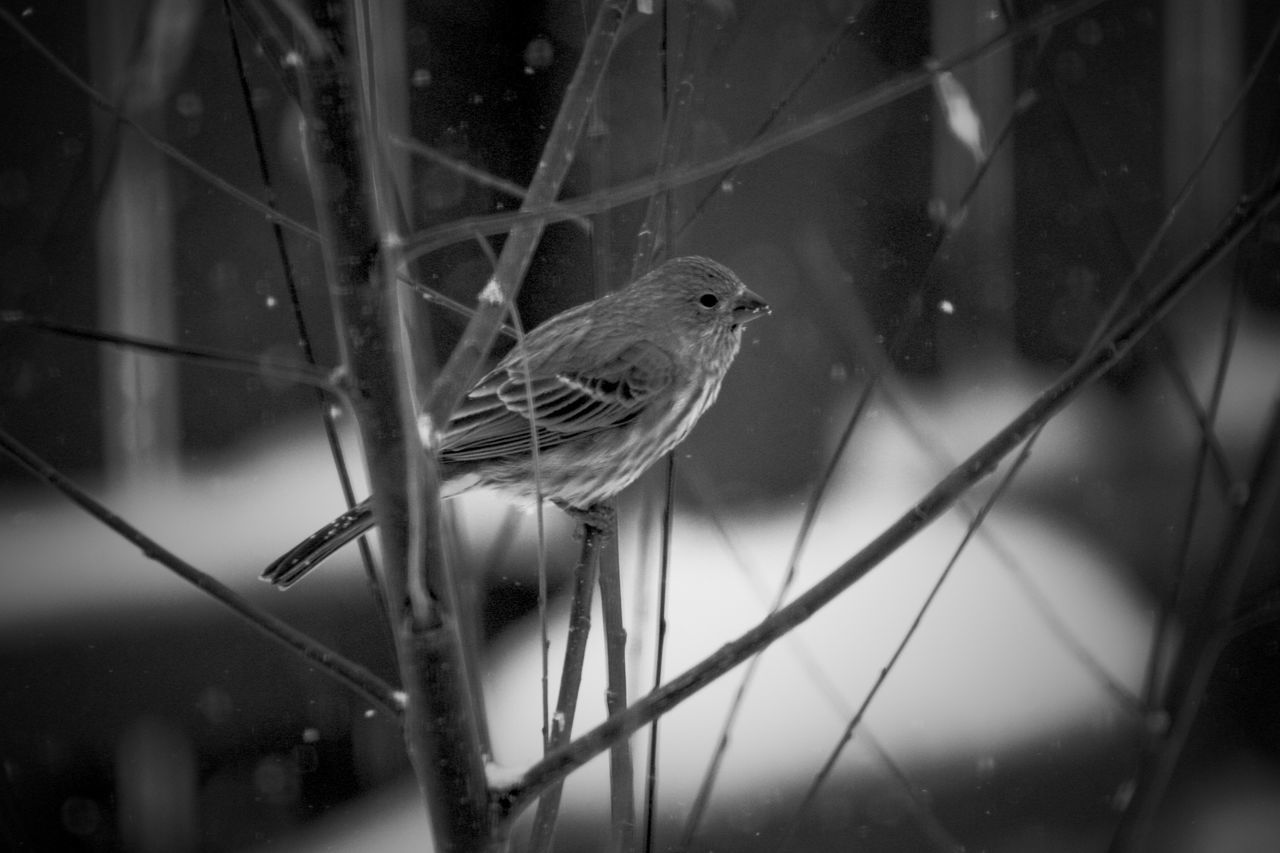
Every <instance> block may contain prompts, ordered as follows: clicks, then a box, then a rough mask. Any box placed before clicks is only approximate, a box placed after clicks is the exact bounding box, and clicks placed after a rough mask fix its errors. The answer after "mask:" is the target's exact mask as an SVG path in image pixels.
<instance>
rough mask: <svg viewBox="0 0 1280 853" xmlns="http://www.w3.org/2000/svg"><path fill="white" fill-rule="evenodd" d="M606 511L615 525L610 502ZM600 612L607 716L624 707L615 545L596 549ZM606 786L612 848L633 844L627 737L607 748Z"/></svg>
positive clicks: (623, 639)
mask: <svg viewBox="0 0 1280 853" xmlns="http://www.w3.org/2000/svg"><path fill="white" fill-rule="evenodd" d="M609 514H610V516H611V517H612V518H614V527H615V528H616V527H617V520H616V519H617V516H616V514H615V513H614V511H613V505H612V504H610V505H609ZM600 613H601V616H602V618H603V621H604V643H605V657H606V660H607V667H608V669H607V671H608V686H607V687H606V688H605V694H604V697H605V708H606V710H607V711H608V713H609V715H610V716H613V715H614V714H617V713H619V712H621V711H623V710H625V709H626V707H627V631H626V628H625V627H623V624H622V584H621V582H620V579H619V572H618V549H617V547H612V548H606V549H604V550H603V551H602V552H601V553H600ZM609 782H610V785H609V788H610V802H611V804H612V809H611V811H612V826H613V837H612V846H611V849H613V850H622V851H628V850H633V849H634V848H635V836H636V798H635V770H634V769H633V766H632V763H631V739H630V738H619V739H618V740H617V741H616V742H615V743H614V744H613V746H612V747H611V748H610V750H609Z"/></svg>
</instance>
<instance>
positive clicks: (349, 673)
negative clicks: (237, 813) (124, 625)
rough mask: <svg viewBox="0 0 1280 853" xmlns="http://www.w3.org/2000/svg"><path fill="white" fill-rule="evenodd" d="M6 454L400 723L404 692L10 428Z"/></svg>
mask: <svg viewBox="0 0 1280 853" xmlns="http://www.w3.org/2000/svg"><path fill="white" fill-rule="evenodd" d="M0 451H3V452H4V453H5V454H7V455H8V456H9V457H11V458H12V459H13V460H14V461H16V462H17V463H18V464H19V465H21V466H22V467H24V468H26V469H27V470H28V471H30V472H31V473H32V474H34V475H35V476H36V477H38V478H39V479H41V480H43V481H44V482H46V483H48V484H49V485H50V486H52V487H53V488H55V489H57V490H58V491H59V492H61V493H62V494H63V495H65V496H66V497H67V498H68V499H70V500H71V502H72V503H75V504H76V505H77V506H79V507H80V508H81V509H83V510H84V511H85V512H87V513H89V514H90V515H92V516H93V517H94V518H96V519H98V521H101V522H102V523H103V524H105V525H106V526H107V527H109V528H111V529H112V530H114V531H115V532H116V533H118V534H119V535H120V536H121V537H123V538H124V539H125V540H126V541H127V542H129V543H131V544H133V545H135V546H137V548H138V550H140V551H141V552H142V553H143V555H144V556H146V557H147V558H148V559H151V560H155V561H156V562H157V563H159V564H160V565H162V566H164V567H165V568H166V569H168V570H169V571H171V572H173V573H174V574H176V575H177V576H178V577H180V578H182V579H183V580H185V581H187V582H188V583H190V584H192V585H193V586H195V587H196V588H197V589H199V590H200V591H201V592H204V593H206V594H208V595H209V596H210V597H212V598H213V599H215V600H217V601H219V602H221V603H222V604H224V605H226V606H227V607H228V608H230V609H231V611H232V612H234V613H235V614H236V615H238V616H240V617H241V618H243V619H244V620H245V621H246V622H248V623H249V624H250V625H252V626H253V627H254V628H256V629H257V630H258V631H259V632H261V633H262V634H263V635H265V636H267V637H270V638H271V639H273V640H275V641H276V642H278V643H280V644H281V645H282V646H284V647H285V648H287V649H289V650H290V651H292V652H294V653H295V654H297V655H298V656H300V657H301V658H302V659H303V660H305V661H307V663H310V664H314V665H315V666H316V667H318V668H319V669H320V670H322V671H323V672H326V673H328V674H329V675H331V676H333V677H334V678H335V679H337V680H338V681H340V682H342V683H343V684H345V685H347V686H348V687H350V688H351V689H353V690H355V691H356V692H357V693H359V694H360V695H361V696H364V697H365V698H366V699H368V700H369V701H370V702H372V703H373V704H375V705H377V706H378V707H379V708H381V709H382V710H383V711H385V712H386V713H387V714H388V715H389V716H390V717H391V718H392V719H395V720H399V719H400V716H401V713H402V711H403V708H404V704H403V700H402V698H401V695H400V693H399V691H396V690H394V689H393V688H392V687H391V686H390V685H388V684H386V683H385V682H383V681H382V680H381V679H379V678H378V677H377V676H376V675H374V674H373V673H371V672H369V671H368V670H367V669H365V668H364V667H362V666H360V665H359V664H357V663H353V662H352V661H349V660H347V659H346V658H344V657H342V656H341V655H339V654H338V653H337V652H334V651H332V650H330V649H328V648H326V647H325V646H323V645H321V644H320V643H318V642H316V641H315V640H313V639H312V638H311V637H310V636H309V635H307V634H304V633H303V632H302V631H299V630H297V629H296V628H293V627H291V626H290V625H289V624H288V623H286V622H284V621H282V620H280V619H277V618H276V617H275V616H272V615H271V614H270V613H267V612H265V611H263V610H261V609H259V608H258V607H256V606H255V605H253V604H252V603H250V602H249V601H248V599H246V598H244V597H243V596H241V595H239V594H237V593H236V592H235V591H233V590H232V589H231V588H230V587H228V586H226V585H225V584H223V583H221V582H220V581H218V580H217V579H215V578H213V577H211V576H210V575H207V574H205V573H204V572H202V571H200V570H199V569H197V568H196V567H195V566H193V565H191V564H190V563H188V562H186V561H185V560H183V559H182V558H181V557H179V556H177V555H176V554H174V553H173V552H172V551H169V550H168V549H166V548H165V547H164V546H163V545H161V544H160V543H158V542H156V541H155V540H154V539H152V538H150V537H149V536H147V535H146V534H145V533H143V532H142V531H141V530H139V529H138V528H136V527H134V526H133V525H132V524H130V523H129V522H127V521H125V520H124V519H123V518H121V517H120V516H118V515H116V514H115V513H114V512H112V511H111V510H109V509H107V507H106V506H104V505H103V504H101V503H99V502H98V501H97V500H95V499H94V498H93V497H91V496H90V495H89V494H88V493H87V492H85V491H84V490H83V489H81V488H80V487H79V486H77V485H76V484H75V483H74V482H73V481H72V480H70V479H69V478H67V477H66V476H65V475H63V474H62V472H60V471H58V470H57V469H56V468H54V467H53V466H52V465H50V464H49V463H47V462H45V461H44V460H43V459H41V458H40V457H39V456H37V455H36V454H35V453H34V452H32V451H31V450H30V449H29V448H27V447H26V446H25V445H23V444H22V443H21V442H19V441H18V440H17V439H16V438H14V437H13V436H12V435H11V434H9V433H8V432H7V431H5V430H4V429H0Z"/></svg>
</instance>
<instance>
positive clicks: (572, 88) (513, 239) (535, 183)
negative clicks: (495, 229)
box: [404, 0, 630, 425]
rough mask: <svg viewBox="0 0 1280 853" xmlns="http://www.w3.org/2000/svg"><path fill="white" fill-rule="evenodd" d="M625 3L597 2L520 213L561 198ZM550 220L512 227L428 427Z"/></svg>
mask: <svg viewBox="0 0 1280 853" xmlns="http://www.w3.org/2000/svg"><path fill="white" fill-rule="evenodd" d="M629 5H630V3H629V0H604V2H602V3H601V4H600V9H599V12H598V13H597V14H596V20H595V24H594V25H593V26H592V28H591V34H590V35H589V36H588V37H587V41H586V44H585V45H583V51H582V58H581V59H580V60H579V62H578V67H577V68H576V69H575V71H574V74H573V79H572V80H571V81H570V83H569V87H568V89H566V90H565V95H564V100H563V101H562V102H561V104H560V112H559V113H558V114H557V116H556V121H555V124H554V125H553V126H552V128H551V133H550V135H549V136H548V137H547V143H546V146H545V147H544V148H543V155H542V158H541V159H540V160H539V161H538V168H537V169H536V170H535V172H534V175H533V180H532V181H531V182H530V184H529V189H528V191H527V193H526V195H525V201H524V204H523V206H522V207H521V210H522V211H523V210H539V211H541V210H546V209H548V206H549V205H551V203H552V202H554V201H555V198H556V196H557V195H558V194H559V192H560V184H561V183H562V182H563V181H564V177H565V175H566V174H567V173H568V171H569V165H570V164H571V163H572V162H573V150H574V148H575V147H576V145H577V141H578V137H579V135H580V134H581V132H582V127H583V125H584V124H585V122H586V117H587V114H588V112H589V111H590V109H591V104H592V102H593V101H594V100H595V94H596V89H597V87H598V86H599V84H600V80H601V78H603V76H604V70H605V67H606V66H607V65H608V62H609V57H610V56H612V54H613V49H614V47H615V46H616V45H617V42H618V33H619V31H620V30H621V28H622V21H623V19H624V18H625V16H626V10H627V7H628V6H629ZM548 221H549V217H548V215H547V214H545V213H543V214H541V215H538V216H534V217H533V218H531V219H530V220H528V221H522V222H520V223H519V224H517V225H515V227H513V228H512V229H511V233H510V234H509V235H508V236H507V240H506V242H505V243H503V246H502V254H501V256H500V257H499V258H498V268H497V269H496V270H495V271H494V274H493V278H491V279H490V280H489V284H488V285H486V286H485V288H484V290H482V291H481V292H480V296H479V298H478V300H477V306H476V314H475V316H474V317H472V318H471V322H470V323H468V324H467V328H466V331H465V332H463V335H462V339H461V340H460V341H459V342H458V345H457V346H456V347H455V348H454V350H453V353H452V354H451V355H450V356H449V361H448V363H447V364H446V365H445V366H444V369H443V370H442V371H441V373H440V376H439V378H438V379H437V380H436V384H435V389H434V392H433V394H432V397H431V400H430V402H429V403H428V404H427V414H428V416H429V419H430V423H431V424H436V425H442V424H446V423H448V422H449V418H450V416H451V415H452V414H453V410H454V408H455V407H456V406H457V405H458V402H459V401H460V400H461V399H462V397H463V395H464V394H465V393H466V392H467V389H469V388H470V387H471V385H472V383H474V382H475V380H476V378H477V377H478V375H479V371H480V368H481V365H482V364H483V363H484V359H485V358H486V356H487V355H488V353H489V349H490V348H491V347H492V346H493V342H494V339H495V338H496V337H497V334H498V328H499V326H500V325H501V323H502V318H503V316H504V315H505V313H506V310H507V305H508V304H511V303H514V302H515V298H516V294H517V293H518V292H519V290H520V285H521V284H522V282H523V280H524V274H525V272H526V271H527V270H528V268H529V262H530V261H531V260H532V258H533V252H534V249H535V248H536V247H537V245H538V241H539V239H541V237H542V231H543V229H544V228H545V227H546V225H547V222H548ZM404 257H405V259H406V260H412V258H413V257H414V255H413V253H411V252H410V251H408V247H407V246H406V251H405V254H404Z"/></svg>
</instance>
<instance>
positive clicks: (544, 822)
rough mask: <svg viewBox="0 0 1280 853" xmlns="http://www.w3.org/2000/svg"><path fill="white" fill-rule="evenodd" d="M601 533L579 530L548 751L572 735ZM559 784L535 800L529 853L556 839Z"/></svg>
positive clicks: (538, 851) (541, 852) (586, 526)
mask: <svg viewBox="0 0 1280 853" xmlns="http://www.w3.org/2000/svg"><path fill="white" fill-rule="evenodd" d="M601 538H602V537H601V535H600V532H599V531H598V530H597V529H596V528H595V527H594V526H592V525H590V524H584V525H583V526H582V551H581V554H580V556H579V557H578V565H577V566H575V567H574V570H573V600H572V602H571V603H570V605H569V633H568V636H567V637H566V639H565V649H564V669H563V670H562V672H561V674H560V694H559V696H558V698H557V699H556V713H555V717H554V718H553V720H554V721H553V724H552V726H551V731H550V734H549V736H548V738H547V743H546V748H547V750H548V751H550V750H552V749H557V748H559V747H561V746H564V745H565V744H566V743H568V742H569V738H570V737H572V735H573V720H574V716H575V715H576V714H577V710H578V691H579V688H580V687H581V685H582V668H583V667H582V662H583V659H584V658H585V656H586V653H587V640H588V638H589V637H590V634H591V601H592V599H593V598H594V597H595V586H596V578H597V575H598V574H599V567H600V553H599V552H600V548H599V546H600V540H601ZM562 791H563V785H562V784H559V783H557V784H555V785H552V786H551V787H550V788H548V789H547V790H546V791H544V792H543V794H542V796H541V797H540V798H539V799H538V809H537V812H536V813H535V815H534V819H533V830H532V834H531V836H530V839H529V850H530V851H531V853H546V851H549V850H550V849H551V842H552V840H553V839H554V837H555V831H556V819H557V817H558V816H559V812H560V794H561V792H562Z"/></svg>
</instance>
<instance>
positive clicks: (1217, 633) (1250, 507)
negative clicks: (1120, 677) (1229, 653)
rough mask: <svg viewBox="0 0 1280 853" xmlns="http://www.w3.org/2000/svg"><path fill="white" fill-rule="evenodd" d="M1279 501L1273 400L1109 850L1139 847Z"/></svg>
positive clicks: (1278, 418)
mask: <svg viewBox="0 0 1280 853" xmlns="http://www.w3.org/2000/svg"><path fill="white" fill-rule="evenodd" d="M1278 503H1280V405H1277V406H1274V407H1273V408H1272V414H1271V423H1270V425H1269V426H1268V429H1267V433H1266V436H1265V438H1264V440H1263V444H1262V449H1261V453H1260V458H1259V460H1258V466H1257V468H1256V470H1255V473H1254V477H1253V481H1252V483H1250V488H1249V498H1248V501H1247V502H1246V503H1245V505H1244V507H1243V509H1242V510H1241V511H1240V514H1239V516H1238V517H1237V518H1236V523H1235V524H1234V525H1233V526H1232V529H1231V530H1229V531H1228V532H1227V535H1226V537H1225V539H1224V540H1223V543H1222V544H1223V547H1222V560H1221V562H1220V563H1219V564H1218V571H1217V573H1216V576H1215V578H1214V583H1213V585H1212V587H1211V590H1210V592H1209V595H1208V597H1207V600H1206V602H1205V604H1204V606H1203V607H1202V608H1201V609H1200V611H1199V613H1198V614H1197V617H1196V619H1195V621H1194V622H1193V623H1192V625H1191V627H1190V630H1189V631H1188V632H1187V637H1186V639H1185V641H1184V642H1183V645H1182V649H1181V652H1180V654H1179V655H1178V658H1177V660H1175V661H1174V663H1173V671H1172V674H1171V675H1170V678H1169V684H1170V687H1169V700H1168V706H1169V714H1170V722H1171V724H1172V727H1171V728H1170V729H1169V731H1168V734H1167V735H1166V736H1165V737H1164V739H1163V741H1162V742H1161V743H1160V745H1159V748H1158V750H1157V752H1156V754H1155V756H1154V758H1153V760H1150V761H1147V762H1144V764H1143V766H1142V768H1141V770H1140V771H1139V773H1138V778H1137V780H1136V781H1135V786H1134V795H1133V798H1132V799H1131V800H1130V801H1129V805H1128V808H1126V809H1125V812H1124V814H1123V815H1122V816H1121V819H1120V823H1119V825H1118V826H1117V827H1116V832H1115V835H1114V836H1113V837H1112V839H1111V845H1110V846H1109V847H1108V850H1110V851H1113V853H1129V851H1139V850H1146V849H1148V848H1147V841H1148V837H1149V835H1150V832H1151V827H1152V823H1153V822H1154V819H1155V814H1156V809H1157V808H1158V807H1159V805H1160V803H1161V802H1162V801H1163V800H1164V796H1165V791H1166V790H1168V787H1169V783H1170V781H1171V780H1172V778H1173V773H1174V770H1175V769H1176V768H1177V765H1178V759H1179V757H1180V756H1181V755H1182V751H1183V749H1184V748H1185V746H1186V743H1187V739H1188V737H1189V736H1190V733H1191V726H1192V724H1193V723H1194V722H1195V719H1196V712H1197V710H1198V709H1199V706H1200V703H1201V701H1202V700H1203V698H1204V695H1205V692H1206V691H1207V690H1208V687H1209V679H1210V677H1211V676H1212V675H1213V671H1214V669H1215V667H1216V666H1217V663H1218V660H1219V658H1220V657H1221V654H1222V651H1223V649H1224V648H1225V647H1226V643H1227V641H1228V639H1230V637H1231V636H1232V631H1233V625H1234V616H1235V612H1236V606H1237V604H1238V602H1239V600H1240V592H1241V590H1242V589H1243V587H1244V581H1245V578H1246V577H1247V576H1248V574H1249V570H1250V567H1251V566H1252V565H1253V562H1254V559H1255V557H1256V556H1257V553H1258V547H1259V545H1260V544H1261V542H1262V539H1263V537H1264V536H1266V535H1267V534H1268V533H1269V532H1270V531H1271V530H1272V528H1273V518H1274V512H1275V508H1276V505H1277V504H1278Z"/></svg>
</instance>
